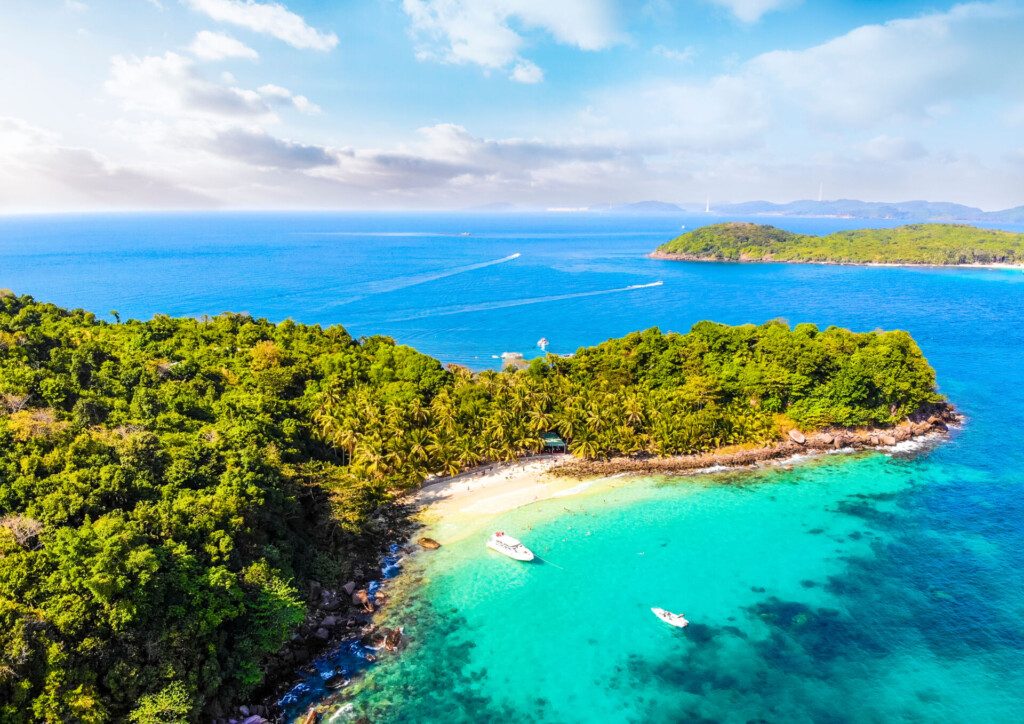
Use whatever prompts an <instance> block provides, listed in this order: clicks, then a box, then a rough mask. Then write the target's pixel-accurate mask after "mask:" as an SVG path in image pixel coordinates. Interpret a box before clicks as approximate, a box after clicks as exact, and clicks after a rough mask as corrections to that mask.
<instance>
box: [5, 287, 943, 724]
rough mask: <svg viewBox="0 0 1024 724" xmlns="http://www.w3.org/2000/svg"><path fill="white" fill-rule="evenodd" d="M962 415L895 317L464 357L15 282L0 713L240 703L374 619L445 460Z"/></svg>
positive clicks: (735, 444) (820, 440)
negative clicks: (386, 569) (54, 298)
mask: <svg viewBox="0 0 1024 724" xmlns="http://www.w3.org/2000/svg"><path fill="white" fill-rule="evenodd" d="M112 316H113V317H114V318H115V319H117V315H116V313H112ZM955 417H956V416H955V413H954V412H953V411H952V408H951V407H950V406H949V405H948V404H947V403H946V402H945V401H944V400H943V398H942V397H941V396H940V395H939V394H938V392H937V390H936V384H935V371H934V370H933V368H932V367H931V365H929V363H928V361H927V360H926V359H925V357H924V355H923V354H922V352H921V350H920V349H919V348H918V346H917V344H916V343H915V342H914V340H913V339H912V338H911V336H910V335H909V334H908V333H906V332H902V331H888V332H870V333H863V334H859V333H854V332H850V331H848V330H844V329H840V328H836V327H831V328H828V329H824V330H822V329H819V328H818V327H816V326H814V325H811V324H800V325H797V326H796V327H794V328H790V327H789V326H788V325H786V324H785V323H782V322H778V321H776V322H769V323H766V324H762V325H760V326H754V325H745V326H739V327H729V326H725V325H721V324H715V323H712V322H700V323H698V324H697V325H695V326H694V327H693V329H692V331H690V332H689V333H687V334H674V333H670V334H664V333H662V332H660V331H658V330H657V329H650V330H647V331H643V332H636V333H633V334H630V335H628V336H626V337H623V338H621V339H614V340H611V341H608V342H605V343H603V344H601V345H598V346H596V347H591V348H584V349H581V350H579V351H578V352H577V354H576V355H575V356H573V357H570V358H561V357H555V356H548V357H546V358H542V359H536V360H534V361H532V362H531V363H530V365H529V366H528V367H527V368H526V369H523V370H511V369H510V370H506V371H504V372H494V371H485V372H479V373H474V372H472V371H470V370H468V369H466V368H464V367H457V366H448V367H446V366H444V365H442V364H441V363H440V362H439V361H437V360H435V359H432V358H430V357H428V356H426V355H423V354H421V353H419V352H417V351H416V350H414V349H412V348H410V347H406V346H402V345H398V344H396V343H395V342H394V341H393V340H391V339H389V338H387V337H367V338H363V339H358V340H357V339H354V338H352V337H351V336H350V335H349V334H348V333H347V332H346V331H345V330H344V329H343V328H341V327H338V326H334V327H327V328H322V327H319V326H309V325H302V324H296V323H294V322H292V321H284V322H281V323H278V324H274V323H271V322H268V321H266V320H260V319H253V318H252V317H250V316H248V315H245V314H222V315H219V316H216V317H204V318H201V319H190V318H182V319H175V318H171V317H168V316H164V315H157V316H156V317H154V318H153V319H151V320H149V321H134V320H128V321H125V322H123V323H121V322H120V320H118V322H117V323H111V322H106V321H102V320H100V319H98V318H97V317H96V316H95V315H94V314H92V313H90V312H87V311H83V310H67V309H62V308H60V307H58V306H55V305H52V304H44V303H40V302H37V301H35V300H34V299H32V298H31V297H28V296H16V295H14V294H12V293H11V292H6V291H0V672H3V675H2V676H0V720H3V721H5V722H29V721H51V722H55V721H88V722H105V721H130V722H135V724H156V723H157V722H170V721H175V722H177V721H196V720H200V719H201V720H206V721H209V720H211V719H217V718H225V717H227V716H229V715H232V716H233V712H234V711H237V709H234V708H232V705H233V703H234V704H237V703H239V702H241V701H252V699H253V698H260V697H261V696H264V695H266V694H268V693H269V692H270V691H271V690H272V686H273V684H274V683H275V682H276V681H280V680H281V679H282V678H283V677H287V676H288V674H289V672H292V671H294V670H295V669H296V668H298V667H300V666H303V665H305V664H306V663H308V662H309V661H310V659H311V658H313V657H314V656H316V655H317V654H318V652H320V651H322V650H323V649H324V647H326V646H327V645H328V643H329V642H330V641H337V640H338V639H339V638H340V637H345V636H357V637H358V636H365V637H372V636H374V635H375V633H374V628H373V624H372V623H371V622H369V619H368V617H367V614H368V613H369V612H372V611H373V609H374V607H375V606H377V605H379V604H380V603H381V596H380V594H379V593H375V587H374V585H372V583H373V581H371V579H375V578H378V577H379V575H380V574H379V573H377V571H380V570H381V561H382V560H386V558H383V559H382V558H381V556H382V554H383V553H384V552H385V551H386V550H387V546H388V544H390V543H395V544H399V545H400V544H404V543H405V542H406V541H407V540H408V536H409V531H408V529H407V528H406V527H404V525H403V524H402V521H403V520H405V518H404V516H405V515H406V514H407V513H403V511H402V509H401V508H400V507H397V508H396V506H395V505H394V501H395V499H396V496H399V495H401V494H403V493H404V492H406V491H409V490H415V489H417V488H418V487H419V486H421V485H422V484H423V483H424V482H425V481H426V480H428V479H430V478H437V477H442V478H443V477H446V476H452V475H455V474H458V473H459V472H461V471H464V470H468V469H473V468H477V467H478V466H480V465H482V464H497V463H504V462H507V461H513V460H516V459H517V458H520V457H522V456H527V455H530V454H532V453H535V452H539V451H541V450H543V449H545V448H547V447H549V446H550V445H551V444H552V442H551V441H552V440H554V442H555V444H556V445H558V446H559V447H562V448H564V447H565V446H566V445H567V446H568V450H569V452H570V453H573V455H574V456H575V457H576V458H578V459H579V461H580V463H579V464H591V465H607V464H608V463H609V462H612V461H610V460H609V459H610V458H613V457H615V456H621V458H622V460H624V461H625V462H620V463H615V465H618V466H621V467H622V469H629V470H637V471H639V472H642V471H643V470H644V468H643V467H640V468H636V467H630V466H636V465H641V466H643V465H655V466H657V467H658V469H659V470H660V469H661V468H662V466H663V465H667V464H668V461H671V460H674V459H676V460H679V461H680V463H679V465H677V466H676V469H690V468H691V467H692V466H694V465H698V464H699V465H707V464H711V463H713V462H714V460H715V458H714V457H712V455H713V454H720V455H724V456H732V457H725V458H722V459H723V461H724V462H727V463H735V462H747V463H749V462H752V461H753V460H755V459H757V458H756V457H752V456H754V455H755V454H756V453H757V450H758V449H760V450H764V451H766V452H764V453H761V455H762V456H763V455H769V456H773V455H774V456H778V455H792V454H794V453H797V452H801V453H802V452H805V451H806V450H810V449H820V448H825V447H828V448H856V447H872V446H877V445H895V444H896V443H897V442H898V441H901V440H907V439H909V438H910V437H912V436H918V435H922V434H928V433H932V434H935V433H936V432H937V431H938V432H941V431H942V430H944V429H945V425H946V423H947V422H950V421H953V420H954V419H955ZM730 446H731V447H730ZM678 456H690V457H678ZM737 456H738V457H737ZM658 461H662V463H659V462H658ZM668 469H671V466H668ZM583 472H586V470H584V471H583ZM397 635H398V636H399V637H400V635H401V634H400V633H399V634H397ZM394 636H395V634H394V632H393V631H391V632H389V633H388V634H387V635H386V636H385V640H386V642H387V641H391V640H393V638H394ZM339 685H344V682H342V684H339ZM250 711H253V710H252V709H249V708H248V707H247V708H246V712H245V715H246V716H247V715H248V713H249V712H250ZM257 711H260V712H265V711H266V710H265V709H263V708H260V709H257ZM268 716H269V714H268Z"/></svg>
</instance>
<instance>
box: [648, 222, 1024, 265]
mask: <svg viewBox="0 0 1024 724" xmlns="http://www.w3.org/2000/svg"><path fill="white" fill-rule="evenodd" d="M658 251H659V252H660V253H662V254H665V255H676V256H679V257H680V258H684V259H702V260H718V261H817V262H840V263H845V264H941V265H956V264H993V263H1004V264H1024V234H1017V233H1013V232H1009V231H998V230H996V229H979V228H977V227H974V226H966V225H962V224H911V225H908V226H897V227H895V228H891V229H858V230H854V231H837V232H835V233H832V234H827V235H825V236H812V235H808V234H794V233H792V232H789V231H785V230H783V229H778V228H776V227H774V226H767V225H759V224H748V223H740V222H731V223H726V224H713V225H711V226H702V227H701V228H699V229H694V230H693V231H690V232H687V233H685V234H683V235H682V236H679V237H677V238H675V239H673V240H672V241H669V242H667V243H665V244H663V245H661V246H660V247H658Z"/></svg>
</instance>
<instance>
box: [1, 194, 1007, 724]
mask: <svg viewBox="0 0 1024 724" xmlns="http://www.w3.org/2000/svg"><path fill="white" fill-rule="evenodd" d="M700 221H701V219H685V218H683V219H666V218H615V217H560V216H540V217H507V216H483V215H476V216H444V215H429V216H412V215H406V216H397V215H395V216H384V215H375V216H370V215H364V216H354V215H349V216H343V215H297V216H296V215H292V216H289V215H251V214H250V215H234V216H231V215H226V216H211V215H181V216H174V215H171V216H123V217H61V218H30V217H26V218H8V219H0V287H10V288H13V289H16V290H17V291H19V292H27V293H31V294H33V295H35V296H37V297H38V298H40V299H46V300H51V301H54V302H58V303H60V304H65V305H70V306H83V307H86V308H89V309H92V310H94V311H96V312H97V313H99V314H105V313H107V311H108V310H110V309H118V310H119V311H120V312H121V314H122V316H142V317H147V316H150V315H152V314H153V313H156V312H167V313H172V314H204V313H216V312H218V311H222V310H225V309H231V310H235V311H242V310H245V311H249V312H252V313H253V314H258V315H265V316H269V317H270V318H272V319H282V318H284V317H292V318H295V319H297V320H300V321H304V322H315V323H323V324H326V323H344V324H346V325H347V326H348V327H349V328H350V329H351V330H352V331H353V332H354V333H355V334H370V333H385V334H389V335H392V336H394V337H395V338H396V339H398V340H399V341H402V342H408V343H411V344H414V345H416V346H417V347H419V348H420V349H423V350H424V351H426V352H429V353H431V354H434V355H437V356H439V357H440V358H442V359H444V360H446V361H457V362H462V363H466V364H470V365H473V366H475V367H478V368H479V367H484V366H489V365H493V364H496V360H494V359H493V355H496V354H500V353H501V352H503V351H506V350H518V351H523V352H529V351H530V350H531V348H532V346H533V344H534V342H535V341H536V340H537V339H538V338H539V337H541V336H545V337H547V338H548V339H550V340H551V341H552V349H553V350H554V351H570V350H572V349H574V348H575V347H576V346H578V345H581V344H589V343H593V342H597V341H600V340H601V339H604V338H606V337H609V336H613V335H618V334H623V333H625V332H628V331H631V330H634V329H640V328H644V327H649V326H653V325H658V326H661V327H662V328H663V329H675V330H685V329H688V328H689V327H690V326H691V325H692V324H693V323H694V322H696V321H698V320H700V319H716V320H719V321H723V322H730V323H739V322H761V321H764V320H766V319H771V318H773V317H783V318H786V319H788V320H789V321H790V322H793V323H795V322H802V321H811V322H816V323H818V324H821V325H828V324H840V325H843V326H849V327H852V328H854V329H858V330H870V329H873V328H876V327H900V328H904V329H908V330H909V331H910V332H911V333H912V334H913V335H914V336H915V338H916V339H917V340H918V341H919V343H920V344H921V346H922V348H923V349H924V351H925V354H926V355H927V356H928V358H929V360H930V361H931V362H932V364H933V365H934V366H935V367H936V369H937V371H938V375H939V380H940V383H941V386H942V390H943V392H945V393H946V394H947V395H948V396H949V397H950V398H951V399H952V400H953V401H954V402H955V403H956V404H957V405H958V406H959V407H960V408H961V409H962V410H963V411H964V412H965V413H966V414H967V416H968V418H969V419H968V424H967V425H966V427H965V428H964V429H963V430H962V431H960V432H958V433H957V434H955V435H954V437H953V438H952V439H951V440H950V441H949V442H947V443H945V444H943V445H941V446H938V447H936V448H934V449H931V450H927V451H923V452H920V453H917V454H914V455H910V456H904V457H886V456H882V455H865V456H857V457H850V458H844V459H838V458H830V459H828V460H826V461H824V462H816V463H811V464H808V465H804V466H799V467H797V468H795V469H793V470H784V469H777V470H772V471H768V472H762V473H758V474H743V475H731V476H727V477H722V476H718V477H710V478H703V479H686V480H681V481H679V480H677V481H670V480H635V481H631V482H630V483H629V484H628V485H627V484H624V483H623V484H619V485H618V486H617V487H613V488H610V489H607V490H604V489H602V490H600V491H597V492H593V493H590V494H585V495H581V496H578V497H574V498H563V499H559V500H557V501H550V502H546V503H542V504H538V505H534V506H530V507H527V508H523V509H520V510H517V511H514V512H512V513H509V514H506V515H504V516H501V517H499V518H498V519H497V520H496V521H494V522H493V525H492V524H491V523H488V524H487V527H486V528H482V529H481V530H480V531H479V532H477V533H475V534H473V535H470V536H468V537H465V538H463V539H461V540H459V541H457V542H453V543H451V544H449V545H445V546H444V547H443V548H442V549H441V550H440V551H438V552H436V553H432V554H422V555H418V556H415V557H414V558H413V559H412V560H411V561H407V562H406V572H405V574H404V575H403V576H402V579H401V582H400V583H399V584H398V585H399V586H400V587H402V588H404V589H405V591H406V593H404V594H403V596H404V597H405V602H406V605H405V606H402V607H397V606H396V607H394V608H393V609H392V612H391V613H390V614H389V615H391V616H393V617H395V619H396V621H399V620H400V622H401V623H403V624H404V625H405V626H406V631H407V633H408V634H409V638H410V646H409V648H408V649H407V650H406V651H405V652H404V653H403V655H402V656H401V657H398V658H385V659H384V660H383V661H381V662H380V663H378V664H377V665H376V666H375V667H374V668H373V669H372V670H371V673H370V675H369V677H368V679H367V680H366V682H365V685H364V686H363V687H362V689H361V690H360V691H359V692H358V693H357V694H356V695H355V699H354V701H353V702H350V703H351V704H353V705H354V706H355V708H356V709H357V710H358V711H367V712H370V713H371V715H372V716H373V718H374V720H375V721H376V720H380V721H415V722H434V721H436V722H457V721H474V722H477V721H490V720H494V719H498V718H505V719H507V720H510V721H551V722H583V721H587V722H593V721H653V722H657V721H699V720H716V721H743V722H745V721H750V720H768V721H780V722H781V721H785V722H789V721H797V722H798V721H854V722H861V721H892V720H906V721H998V722H1001V721H1020V720H1022V719H1024V686H1022V684H1024V623H1022V622H1024V487H1022V484H1024V473H1022V469H1024V452H1022V447H1021V437H1022V436H1021V433H1020V418H1021V410H1022V409H1024V327H1022V325H1021V312H1022V310H1024V303H1022V295H1024V273H1022V272H1020V271H990V270H938V269H894V268H852V267H824V266H809V265H729V264H721V265H706V264H683V263H674V262H657V261H652V260H648V259H646V258H645V257H644V254H645V253H646V252H647V251H649V250H650V249H651V248H653V247H654V246H655V245H657V243H659V242H660V241H662V240H664V239H665V238H668V237H670V236H672V235H674V234H675V233H677V232H678V230H679V226H680V225H682V224H686V225H688V226H690V227H692V226H693V225H695V224H697V223H700ZM782 223H783V225H785V226H787V227H789V228H792V229H794V230H798V231H828V230H831V229H834V228H843V227H851V226H856V225H859V222H850V221H845V222H844V221H837V220H802V221H789V220H786V221H784V222H782ZM463 232H468V233H469V234H470V236H462V235H461V234H462V233H463ZM516 253H518V254H520V256H518V257H515V258H509V257H511V256H512V255H514V254H516ZM654 281H663V282H664V284H663V285H661V286H657V287H646V288H642V289H629V288H628V287H630V286H632V285H637V284H647V283H650V282H654ZM499 526H500V527H503V528H506V529H508V530H511V531H515V532H516V533H519V534H521V536H522V537H523V538H524V540H525V541H526V542H527V543H528V544H529V545H531V546H532V547H534V548H535V549H536V550H537V551H538V552H539V553H540V555H541V556H543V557H544V558H545V559H546V560H547V561H549V563H547V564H537V565H531V566H521V565H516V564H514V563H513V562H512V561H508V560H505V559H503V558H498V557H496V556H494V555H491V554H490V553H488V552H487V551H486V550H485V549H484V548H483V546H482V543H483V538H484V537H485V535H486V533H487V532H489V530H490V529H491V528H492V527H499ZM445 534H446V531H444V530H443V529H442V530H441V531H439V532H438V535H439V536H441V540H442V542H445V538H444V535H445ZM417 584H418V585H417ZM651 606H662V607H665V608H668V609H670V610H678V611H683V612H685V613H686V615H687V617H688V618H689V619H690V620H691V621H692V622H693V623H692V624H691V626H690V627H689V628H687V629H686V630H685V631H682V632H680V631H676V630H674V629H669V628H668V627H666V626H664V625H662V624H660V623H659V622H658V621H656V620H655V619H654V617H653V616H652V615H651V614H650V612H649V608H650V607H651ZM346 712H347V710H346V709H344V708H339V710H338V711H337V712H336V715H335V716H336V718H338V719H342V718H344V717H346V716H347V713H346Z"/></svg>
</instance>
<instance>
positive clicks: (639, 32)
mask: <svg viewBox="0 0 1024 724" xmlns="http://www.w3.org/2000/svg"><path fill="white" fill-rule="evenodd" d="M1021 37H1024V6H1022V3H1021V2H1020V1H1019V0H996V1H995V2H979V3H968V4H950V3H927V4H926V3H919V2H901V1H899V0H897V1H895V2H881V1H878V0H860V1H858V2H839V1H835V0H833V1H829V0H817V1H816V0H803V1H802V2H801V0H634V1H627V0H558V2H555V1H554V0H362V1H361V2H356V1H354V0H336V1H334V2H312V1H309V0H306V1H304V2H300V1H298V0H292V1H290V2H285V3H275V2H266V1H263V0H118V1H117V2H114V1H113V0H109V1H107V0H6V2H5V3H3V6H2V7H0V63H2V64H3V67H4V68H5V69H6V72H5V74H4V76H5V77H4V81H3V83H2V84H0V210H2V211H7V212H19V211H46V210H105V209H147V208H261V209H262V208H417V209H418V208H466V207H472V206H475V205H481V204H488V203H495V202H511V203H516V204H521V205H523V206H528V207H535V208H547V207H555V206H559V207H563V206H572V207H580V206H589V205H593V204H598V203H605V202H610V203H621V202H631V201H639V200H643V199H662V200H666V201H674V202H693V201H698V200H701V199H703V198H705V196H708V195H709V196H711V198H712V199H714V200H715V201H719V202H724V201H742V200H749V199H769V200H775V201H786V200H791V199H796V198H808V197H813V196H814V195H816V194H817V191H818V188H819V184H822V185H823V186H824V190H825V196H826V197H828V198H839V197H845V198H863V199H870V200H906V199H916V198H926V199H931V200H950V201H958V202H962V203H968V204H973V205H978V206H981V207H983V208H987V209H993V208H1004V207H1009V206H1016V205H1020V204H1024V60H1022V58H1024V53H1021V52H1020V49H1019V48H1020V44H1021V41H1020V38H1021Z"/></svg>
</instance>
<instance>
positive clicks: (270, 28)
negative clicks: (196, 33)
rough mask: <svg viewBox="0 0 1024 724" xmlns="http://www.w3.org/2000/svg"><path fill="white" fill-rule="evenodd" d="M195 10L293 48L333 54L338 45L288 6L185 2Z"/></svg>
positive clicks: (231, 0)
mask: <svg viewBox="0 0 1024 724" xmlns="http://www.w3.org/2000/svg"><path fill="white" fill-rule="evenodd" d="M184 2H185V3H186V4H188V5H189V6H190V7H191V8H192V9H194V10H197V11H198V12H201V13H204V14H205V15H207V16H209V17H210V18H212V19H213V20H216V21H217V22H221V23H230V24H232V25H238V26H240V27H243V28H247V29H248V30H251V31H253V32H255V33H263V34H265V35H270V36H272V37H275V38H277V39H278V40H283V41H284V42H286V43H288V44H289V45H291V46H293V47H295V48H300V49H309V50H324V51H326V50H331V49H332V48H334V47H335V46H336V45H337V44H338V36H337V35H335V34H334V33H323V32H320V31H319V30H317V29H316V28H313V27H310V26H309V25H308V24H307V23H306V21H305V20H303V19H302V17H301V16H299V15H296V14H295V13H293V12H292V11H290V10H289V9H288V8H286V7H285V6H284V5H280V4H278V3H274V2H268V3H262V2H255V0H184Z"/></svg>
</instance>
